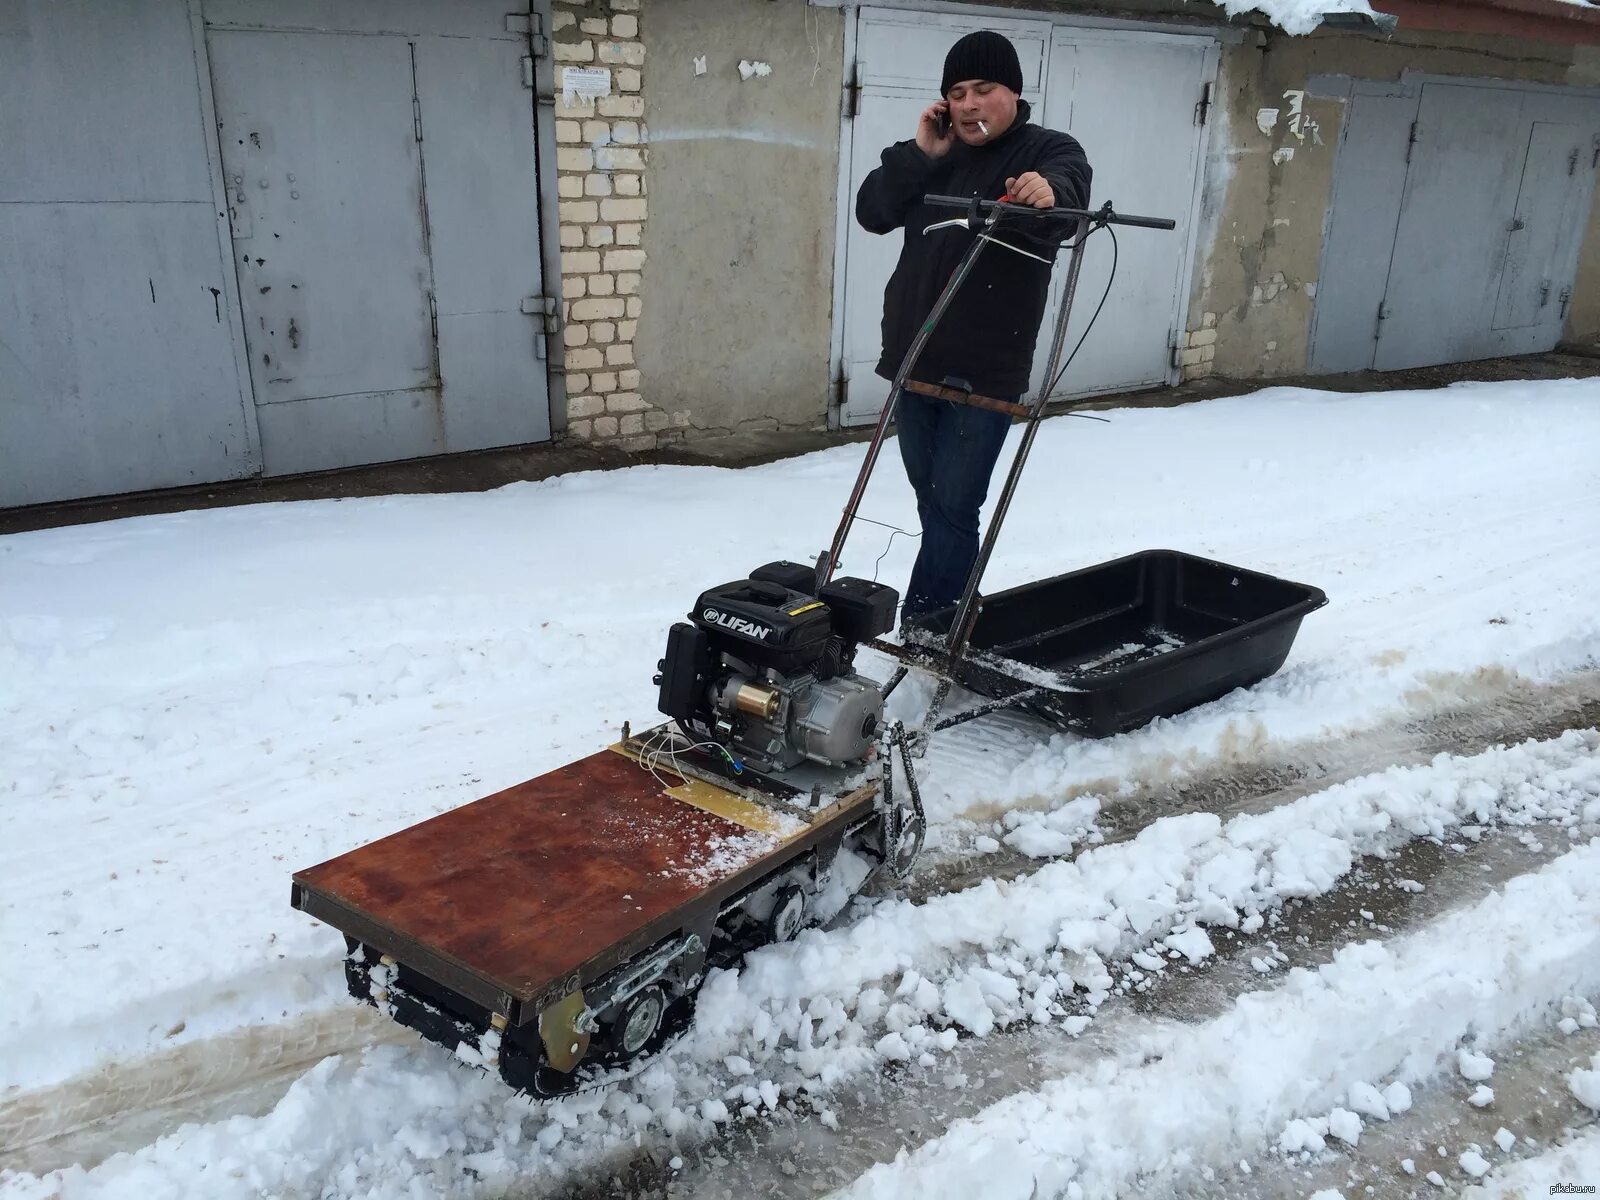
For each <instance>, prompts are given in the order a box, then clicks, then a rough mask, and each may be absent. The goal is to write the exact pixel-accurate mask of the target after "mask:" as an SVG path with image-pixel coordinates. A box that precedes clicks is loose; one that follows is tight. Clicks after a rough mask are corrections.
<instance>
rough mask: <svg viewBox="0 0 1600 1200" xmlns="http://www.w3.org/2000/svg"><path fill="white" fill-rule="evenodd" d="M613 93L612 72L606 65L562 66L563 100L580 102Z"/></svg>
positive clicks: (569, 103)
mask: <svg viewBox="0 0 1600 1200" xmlns="http://www.w3.org/2000/svg"><path fill="white" fill-rule="evenodd" d="M609 95H611V72H610V71H609V70H607V69H606V68H605V67H562V68H561V102H562V103H563V104H567V105H572V104H578V103H580V102H582V101H584V100H594V99H597V98H598V97H600V96H609Z"/></svg>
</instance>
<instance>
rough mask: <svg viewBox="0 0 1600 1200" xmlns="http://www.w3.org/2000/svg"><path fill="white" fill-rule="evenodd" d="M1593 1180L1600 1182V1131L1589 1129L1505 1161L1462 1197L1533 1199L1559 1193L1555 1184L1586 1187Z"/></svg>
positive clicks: (1477, 1199) (1490, 1199) (1590, 1184)
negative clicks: (1550, 1147) (1553, 1145)
mask: <svg viewBox="0 0 1600 1200" xmlns="http://www.w3.org/2000/svg"><path fill="white" fill-rule="evenodd" d="M1596 1181H1600V1130H1590V1131H1587V1132H1585V1133H1582V1134H1580V1135H1579V1136H1577V1137H1575V1138H1573V1139H1572V1140H1571V1141H1569V1142H1567V1143H1566V1144H1565V1145H1563V1146H1557V1147H1556V1148H1555V1149H1553V1150H1547V1151H1546V1152H1545V1153H1543V1154H1538V1155H1535V1156H1534V1157H1532V1158H1525V1159H1522V1160H1521V1161H1520V1162H1515V1163H1509V1164H1507V1165H1506V1166H1504V1167H1502V1168H1501V1169H1500V1170H1498V1171H1496V1172H1495V1173H1494V1176H1493V1178H1491V1179H1490V1180H1488V1181H1487V1182H1486V1183H1484V1184H1483V1185H1482V1186H1479V1187H1473V1188H1468V1189H1467V1190H1466V1191H1465V1192H1463V1193H1462V1200H1534V1197H1536V1196H1550V1195H1559V1194H1560V1193H1558V1192H1556V1191H1555V1185H1556V1184H1558V1183H1567V1184H1572V1185H1575V1186H1577V1187H1588V1186H1594V1185H1595V1182H1596ZM1574 1194H1575V1193H1574Z"/></svg>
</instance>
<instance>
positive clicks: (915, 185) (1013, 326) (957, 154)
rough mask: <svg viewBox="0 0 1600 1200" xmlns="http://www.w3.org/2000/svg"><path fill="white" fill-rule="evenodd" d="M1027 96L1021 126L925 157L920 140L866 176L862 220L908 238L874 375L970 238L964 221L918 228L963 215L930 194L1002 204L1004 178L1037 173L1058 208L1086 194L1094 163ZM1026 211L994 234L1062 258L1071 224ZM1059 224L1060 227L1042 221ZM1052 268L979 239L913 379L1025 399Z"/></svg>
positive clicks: (887, 363)
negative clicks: (1033, 115)
mask: <svg viewBox="0 0 1600 1200" xmlns="http://www.w3.org/2000/svg"><path fill="white" fill-rule="evenodd" d="M1028 115H1029V110H1028V102H1027V101H1026V100H1022V101H1019V102H1018V104H1017V119H1016V122H1015V123H1014V124H1013V125H1012V126H1011V128H1009V129H1007V130H1006V131H1005V132H1004V133H1003V134H1001V135H1000V136H999V137H997V138H995V139H994V140H993V141H992V142H987V143H985V144H984V145H982V146H977V147H973V146H968V145H967V144H966V143H965V142H962V141H960V140H959V139H958V140H957V141H956V142H955V144H954V145H953V146H951V148H950V151H949V153H947V154H946V155H945V156H944V157H943V158H929V157H928V156H927V155H926V154H924V153H923V152H922V151H921V150H920V149H918V148H917V143H916V141H915V140H912V141H906V142H897V143H895V144H894V145H893V146H890V147H889V148H888V149H887V150H885V151H884V152H883V163H882V165H881V166H879V167H878V168H877V169H875V170H874V171H873V172H872V173H871V174H870V175H868V176H867V177H866V179H865V180H864V181H863V182H862V184H861V191H860V192H859V193H858V194H857V196H856V220H858V221H860V222H861V224H862V226H863V227H864V228H865V229H868V230H870V231H871V232H873V233H890V232H892V231H893V230H895V229H898V228H900V227H901V226H904V227H905V231H906V233H905V239H906V240H905V246H904V248H903V249H902V250H901V251H900V261H899V263H898V264H896V266H895V269H894V274H893V275H892V276H891V277H890V278H889V286H888V288H887V289H885V291H884V294H883V357H882V358H880V359H879V360H878V374H879V375H882V376H883V377H884V378H885V379H893V378H894V376H895V373H896V372H897V371H898V370H899V367H900V360H901V359H902V358H904V357H905V353H906V351H907V350H908V349H910V347H911V341H912V338H913V337H915V336H916V332H917V330H918V328H920V327H921V325H922V322H923V321H925V320H926V319H927V316H928V314H929V313H930V312H931V311H933V303H934V301H935V300H937V299H938V297H939V293H940V291H942V290H943V288H944V285H945V284H946V283H947V282H948V281H949V279H950V275H951V273H952V272H953V271H954V270H955V267H956V263H957V262H959V261H960V259H961V256H962V255H963V254H965V253H966V252H967V249H968V247H970V246H971V245H972V238H973V236H974V235H973V234H971V233H969V232H967V231H966V230H964V229H960V228H952V229H941V230H938V231H936V232H934V233H931V234H929V235H927V236H926V237H924V236H923V233H922V230H923V228H924V227H925V226H927V225H931V224H933V223H934V222H935V221H943V220H948V219H949V218H951V217H955V216H959V215H960V213H959V211H958V210H956V209H950V208H930V207H929V206H928V205H926V204H924V203H923V202H922V197H923V196H924V195H929V194H932V195H946V196H978V197H981V198H982V199H985V200H998V199H999V198H1000V197H1001V196H1002V195H1003V194H1004V193H1005V190H1006V180H1007V179H1011V178H1015V177H1016V176H1018V175H1021V174H1023V173H1024V172H1026V171H1037V172H1038V173H1039V174H1040V175H1043V176H1044V177H1045V179H1046V180H1048V181H1049V183H1050V187H1051V189H1052V190H1053V191H1054V192H1055V194H1056V204H1057V205H1058V206H1060V207H1071V208H1085V207H1087V206H1088V202H1089V181H1090V169H1089V160H1088V158H1087V157H1085V155H1084V153H1083V147H1082V146H1080V145H1079V144H1078V142H1077V140H1076V139H1075V138H1072V137H1070V136H1069V135H1067V134H1065V133H1061V132H1059V131H1057V130H1054V129H1043V128H1041V127H1039V126H1038V125H1033V124H1030V123H1029V121H1028ZM1061 224H1062V223H1061V222H1043V221H1038V220H1036V219H1031V218H1026V217H1020V218H1013V220H1012V222H1010V223H1008V222H1006V221H1002V222H1001V223H1000V225H999V227H998V228H997V229H996V231H995V236H997V237H999V238H1003V239H1005V240H1006V241H1009V242H1012V243H1014V244H1016V245H1019V246H1021V247H1023V248H1024V249H1026V250H1029V251H1031V252H1033V253H1035V254H1040V255H1043V256H1044V257H1045V258H1048V259H1050V260H1051V262H1054V261H1055V253H1056V245H1057V242H1058V241H1059V239H1061V238H1063V237H1070V236H1071V233H1072V229H1071V227H1067V228H1065V229H1062V228H1059V226H1060V225H1061ZM1045 225H1055V226H1058V227H1057V228H1049V229H1046V228H1042V227H1043V226H1045ZM1050 270H1051V268H1050V267H1049V266H1046V265H1045V264H1044V263H1041V262H1036V261H1034V260H1033V259H1031V258H1024V257H1023V256H1022V255H1020V254H1014V253H1012V252H1011V251H1010V250H1006V249H1003V248H1002V247H999V246H993V245H991V246H986V247H984V250H983V254H982V255H981V256H979V258H978V261H977V263H976V264H975V265H974V266H973V269H972V273H971V274H970V275H968V276H967V279H966V282H965V283H964V284H962V287H961V290H960V291H959V292H957V293H956V297H955V300H954V301H953V302H952V304H951V305H950V308H949V309H948V310H947V311H946V312H945V315H944V318H943V320H941V321H940V322H939V327H938V328H937V329H936V330H934V332H933V336H932V337H931V338H929V339H928V344H927V346H926V347H924V348H923V351H922V356H921V358H919V359H918V360H917V364H916V365H915V366H914V367H913V368H912V371H911V377H912V378H913V379H920V380H924V381H926V382H929V383H938V382H939V381H940V380H942V379H943V378H944V377H946V376H951V377H954V378H958V379H965V380H966V381H967V382H968V383H969V384H970V385H971V387H972V390H973V391H974V392H977V393H979V394H980V395H987V396H1005V397H1010V396H1020V395H1022V394H1023V393H1024V392H1026V391H1027V390H1028V377H1029V375H1030V374H1031V373H1032V367H1033V351H1034V345H1035V343H1036V342H1037V341H1038V338H1039V323H1040V321H1041V320H1043V318H1044V307H1045V297H1046V293H1047V292H1048V290H1049V286H1050Z"/></svg>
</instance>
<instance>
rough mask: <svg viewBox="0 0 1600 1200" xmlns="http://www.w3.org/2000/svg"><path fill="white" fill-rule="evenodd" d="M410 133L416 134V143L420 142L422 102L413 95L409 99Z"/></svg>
mask: <svg viewBox="0 0 1600 1200" xmlns="http://www.w3.org/2000/svg"><path fill="white" fill-rule="evenodd" d="M411 132H412V133H414V134H416V136H417V141H419V142H420V141H421V140H422V101H421V99H419V98H418V97H417V96H415V95H413V96H412V97H411Z"/></svg>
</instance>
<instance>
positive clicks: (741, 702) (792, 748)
mask: <svg viewBox="0 0 1600 1200" xmlns="http://www.w3.org/2000/svg"><path fill="white" fill-rule="evenodd" d="M898 601H899V595H898V594H897V593H896V592H895V590H894V589H893V588H891V587H886V586H884V585H883V584H881V583H873V582H871V581H870V580H866V579H835V580H832V581H831V582H829V583H827V584H824V585H823V586H822V587H821V588H818V587H816V572H815V570H814V569H813V568H811V567H808V566H803V565H801V564H799V563H791V562H777V563H768V564H767V565H766V566H764V567H762V568H760V569H759V570H756V571H753V572H751V574H750V577H749V578H748V579H741V580H738V581H736V582H734V583H725V584H723V585H721V586H720V587H714V588H711V589H710V590H709V591H706V592H703V593H702V594H701V596H700V599H699V601H698V602H697V603H696V604H695V606H694V611H693V612H691V613H690V614H689V621H688V622H681V621H680V622H679V623H678V624H676V625H674V626H673V627H672V629H671V631H670V632H669V633H668V635H667V654H666V657H665V658H663V659H662V660H661V661H660V663H659V664H658V666H659V668H660V672H661V673H660V674H659V675H657V676H656V679H655V682H656V683H657V684H659V685H660V687H661V696H660V707H661V711H662V712H664V713H666V714H667V715H668V716H669V717H675V718H676V719H677V720H678V722H679V723H680V724H681V725H683V726H684V728H685V729H686V730H687V731H688V732H689V733H691V734H693V735H695V736H696V737H697V738H704V739H707V740H711V741H715V742H717V743H719V744H721V745H722V746H724V747H726V748H727V749H728V750H730V751H731V752H732V753H733V754H735V755H737V756H738V757H740V758H741V759H742V760H743V761H744V762H746V763H748V764H749V765H751V766H753V767H756V768H757V769H759V770H764V771H787V770H789V769H790V768H792V767H795V766H798V765H799V764H800V763H803V762H807V761H810V762H815V763H821V764H823V765H825V766H846V765H848V764H850V763H854V762H859V761H860V760H861V759H863V758H865V757H866V755H867V753H868V752H869V751H870V750H871V748H872V745H873V742H874V740H875V738H876V735H877V732H878V726H879V724H880V722H881V721H882V719H883V693H882V691H881V690H880V688H879V685H878V684H876V683H874V682H873V681H872V680H870V679H867V678H866V677H864V676H861V675H858V674H856V672H855V669H854V663H855V656H856V648H857V647H858V646H859V645H860V643H862V642H865V641H869V640H870V639H872V638H875V637H878V636H880V635H881V634H884V633H887V632H888V631H889V630H890V629H892V628H893V627H894V614H895V605H896V603H897V602H898Z"/></svg>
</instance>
